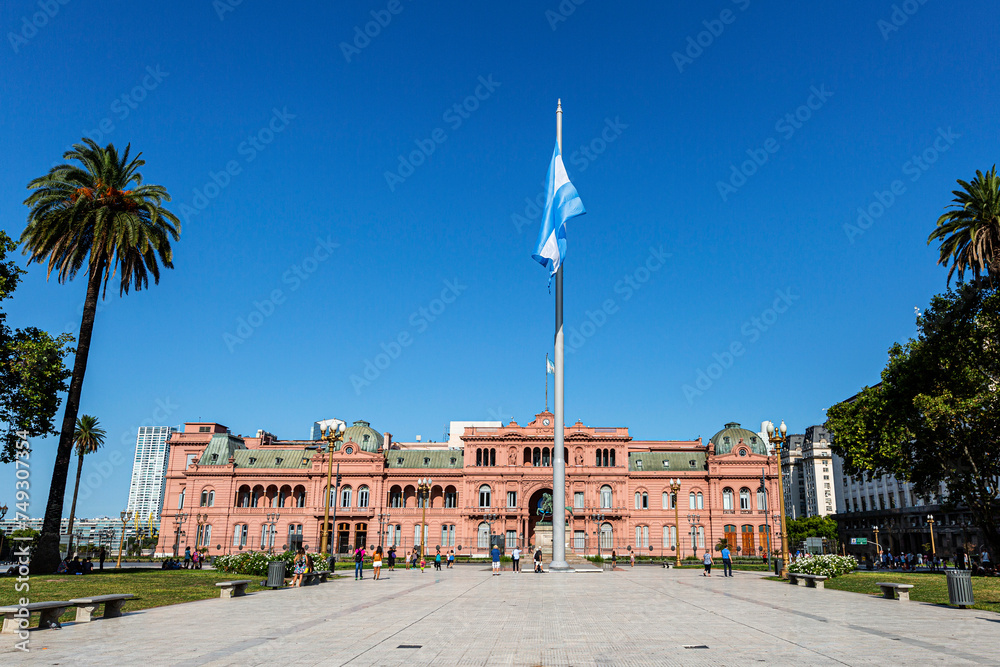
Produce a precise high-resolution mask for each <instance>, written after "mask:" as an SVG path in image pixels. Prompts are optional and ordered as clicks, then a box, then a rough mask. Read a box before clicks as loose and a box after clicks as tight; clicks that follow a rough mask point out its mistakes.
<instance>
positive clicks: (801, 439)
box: [781, 426, 837, 519]
mask: <svg viewBox="0 0 1000 667" xmlns="http://www.w3.org/2000/svg"><path fill="white" fill-rule="evenodd" d="M831 444H832V438H831V436H830V432H829V431H828V430H826V429H825V428H824V427H822V426H810V427H809V428H807V429H806V432H805V434H802V435H790V436H788V446H787V447H786V448H784V449H782V451H781V470H782V473H783V475H784V480H785V489H784V492H785V514H786V516H787V517H788V518H789V519H799V518H801V517H809V516H828V515H830V514H833V513H835V512H836V511H837V484H836V479H837V474H836V472H835V471H834V470H833V451H832V450H831V448H830V447H831Z"/></svg>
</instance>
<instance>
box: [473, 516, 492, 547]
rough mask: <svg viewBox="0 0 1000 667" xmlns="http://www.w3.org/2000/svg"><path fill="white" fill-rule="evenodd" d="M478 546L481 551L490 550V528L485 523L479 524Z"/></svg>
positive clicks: (477, 532) (477, 533)
mask: <svg viewBox="0 0 1000 667" xmlns="http://www.w3.org/2000/svg"><path fill="white" fill-rule="evenodd" d="M476 546H477V547H478V548H480V549H489V548H490V527H489V525H488V524H487V523H486V522H485V521H484V522H482V523H481V524H479V530H478V531H476Z"/></svg>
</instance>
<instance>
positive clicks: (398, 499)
mask: <svg viewBox="0 0 1000 667" xmlns="http://www.w3.org/2000/svg"><path fill="white" fill-rule="evenodd" d="M402 506H403V492H402V490H400V488H399V487H398V486H394V487H392V489H390V490H389V507H402Z"/></svg>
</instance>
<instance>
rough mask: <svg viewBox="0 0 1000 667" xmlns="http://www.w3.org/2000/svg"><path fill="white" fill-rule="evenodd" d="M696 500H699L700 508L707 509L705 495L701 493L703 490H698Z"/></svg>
mask: <svg viewBox="0 0 1000 667" xmlns="http://www.w3.org/2000/svg"><path fill="white" fill-rule="evenodd" d="M696 500H697V502H698V509H700V510H703V509H705V496H703V495H701V491H699V492H698V495H697V498H696Z"/></svg>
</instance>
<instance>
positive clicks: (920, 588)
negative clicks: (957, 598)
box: [826, 572, 1000, 612]
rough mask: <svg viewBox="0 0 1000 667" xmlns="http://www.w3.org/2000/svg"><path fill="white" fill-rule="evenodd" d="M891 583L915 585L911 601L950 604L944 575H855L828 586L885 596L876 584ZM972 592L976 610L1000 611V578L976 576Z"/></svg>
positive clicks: (839, 579)
mask: <svg viewBox="0 0 1000 667" xmlns="http://www.w3.org/2000/svg"><path fill="white" fill-rule="evenodd" d="M879 581H888V582H892V583H896V584H913V588H912V589H910V599H911V600H917V601H919V602H932V603H934V604H943V605H946V604H948V583H947V581H946V580H945V576H944V574H930V573H926V574H925V573H909V572H852V573H851V574H845V575H843V576H840V577H836V578H834V579H827V580H826V587H827V588H832V589H834V590H838V591H851V592H852V593H865V594H868V595H879V596H881V595H882V591H881V589H879V587H878V586H876V585H875V584H876V583H877V582H879ZM972 593H973V597H974V598H975V601H976V603H975V605H974V608H975V609H984V610H986V611H994V612H1000V578H995V577H973V578H972Z"/></svg>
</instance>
